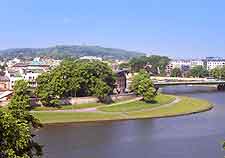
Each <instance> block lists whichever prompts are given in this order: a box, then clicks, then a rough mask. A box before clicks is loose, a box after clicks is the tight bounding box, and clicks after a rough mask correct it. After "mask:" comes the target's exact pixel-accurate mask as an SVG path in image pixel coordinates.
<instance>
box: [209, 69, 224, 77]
mask: <svg viewBox="0 0 225 158" xmlns="http://www.w3.org/2000/svg"><path fill="white" fill-rule="evenodd" d="M210 75H211V76H213V77H215V78H217V79H225V66H223V67H216V68H214V69H212V70H211V71H210Z"/></svg>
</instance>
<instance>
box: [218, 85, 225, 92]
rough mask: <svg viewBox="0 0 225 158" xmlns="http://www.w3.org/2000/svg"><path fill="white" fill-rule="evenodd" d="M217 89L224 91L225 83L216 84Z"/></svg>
mask: <svg viewBox="0 0 225 158" xmlns="http://www.w3.org/2000/svg"><path fill="white" fill-rule="evenodd" d="M217 89H218V90H219V91H225V84H219V85H218V86H217Z"/></svg>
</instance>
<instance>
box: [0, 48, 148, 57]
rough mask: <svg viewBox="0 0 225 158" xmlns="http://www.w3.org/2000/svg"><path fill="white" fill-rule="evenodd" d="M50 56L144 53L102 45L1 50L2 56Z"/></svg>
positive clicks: (128, 55)
mask: <svg viewBox="0 0 225 158" xmlns="http://www.w3.org/2000/svg"><path fill="white" fill-rule="evenodd" d="M43 55H44V56H49V57H53V58H57V59H63V58H65V57H82V56H98V57H103V58H105V59H129V58H132V57H136V56H141V55H144V53H140V52H135V51H126V50H122V49H115V48H104V47H100V46H78V45H73V46H63V45H62V46H55V47H49V48H37V49H34V48H17V49H7V50H2V51H0V56H2V57H18V56H22V57H36V56H43Z"/></svg>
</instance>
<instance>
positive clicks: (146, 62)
mask: <svg viewBox="0 0 225 158" xmlns="http://www.w3.org/2000/svg"><path fill="white" fill-rule="evenodd" d="M169 61H170V59H169V58H168V57H165V56H158V55H152V56H149V57H147V56H140V57H135V58H132V59H131V60H130V61H129V64H130V67H131V71H132V72H139V71H140V70H141V69H144V68H145V67H146V66H149V67H150V69H149V71H150V72H151V73H152V74H153V75H163V74H164V73H165V68H166V66H167V65H168V64H169Z"/></svg>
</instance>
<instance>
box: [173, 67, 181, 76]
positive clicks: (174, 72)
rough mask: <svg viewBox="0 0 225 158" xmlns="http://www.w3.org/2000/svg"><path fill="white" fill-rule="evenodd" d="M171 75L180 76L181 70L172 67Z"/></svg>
mask: <svg viewBox="0 0 225 158" xmlns="http://www.w3.org/2000/svg"><path fill="white" fill-rule="evenodd" d="M170 76H171V77H182V72H181V69H180V68H174V69H173V70H172V72H171V75H170Z"/></svg>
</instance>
